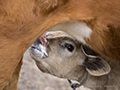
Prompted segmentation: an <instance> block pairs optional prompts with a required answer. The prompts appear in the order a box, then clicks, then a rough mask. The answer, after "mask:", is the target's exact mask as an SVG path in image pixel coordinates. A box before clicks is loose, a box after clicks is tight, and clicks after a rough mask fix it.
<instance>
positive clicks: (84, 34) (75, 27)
mask: <svg viewBox="0 0 120 90" xmlns="http://www.w3.org/2000/svg"><path fill="white" fill-rule="evenodd" d="M49 30H62V31H65V32H67V33H68V34H70V35H71V36H73V37H74V38H75V39H77V40H78V41H80V42H82V43H84V44H85V40H84V39H90V34H91V33H92V30H91V29H90V28H89V27H88V26H87V25H86V23H85V22H66V23H62V24H59V25H56V26H54V27H53V28H51V29H49Z"/></svg>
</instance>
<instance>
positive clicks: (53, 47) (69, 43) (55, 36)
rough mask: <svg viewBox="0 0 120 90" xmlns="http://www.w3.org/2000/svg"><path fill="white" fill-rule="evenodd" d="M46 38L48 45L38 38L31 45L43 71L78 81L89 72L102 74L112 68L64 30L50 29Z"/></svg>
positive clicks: (32, 51)
mask: <svg viewBox="0 0 120 90" xmlns="http://www.w3.org/2000/svg"><path fill="white" fill-rule="evenodd" d="M46 39H47V40H48V44H47V46H45V47H44V46H42V44H41V42H40V40H39V39H37V40H36V42H35V43H34V44H33V45H32V46H31V47H30V56H31V57H32V58H33V59H34V60H35V62H36V65H37V66H38V68H39V69H40V70H41V71H42V72H45V73H49V74H52V75H54V76H57V77H60V78H67V79H72V80H77V81H78V80H79V78H84V77H85V76H86V75H87V74H88V73H89V74H91V75H93V76H101V75H105V74H108V73H109V72H110V70H111V69H110V66H109V65H108V64H107V62H106V61H104V60H103V59H102V58H100V55H99V54H97V53H96V52H94V51H93V50H91V49H90V48H89V47H88V46H86V45H82V44H81V43H80V42H78V41H76V40H75V39H74V38H73V37H72V36H70V35H68V34H67V33H65V32H63V31H48V32H46Z"/></svg>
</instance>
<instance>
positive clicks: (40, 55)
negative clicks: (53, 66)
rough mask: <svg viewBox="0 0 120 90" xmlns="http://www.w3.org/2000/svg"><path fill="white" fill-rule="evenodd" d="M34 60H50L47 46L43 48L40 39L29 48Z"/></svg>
mask: <svg viewBox="0 0 120 90" xmlns="http://www.w3.org/2000/svg"><path fill="white" fill-rule="evenodd" d="M29 51H30V56H31V58H32V59H34V60H36V61H39V60H42V59H46V58H48V53H47V45H46V46H43V45H42V43H41V41H40V39H37V40H36V41H35V42H34V44H32V45H31V46H30V48H29Z"/></svg>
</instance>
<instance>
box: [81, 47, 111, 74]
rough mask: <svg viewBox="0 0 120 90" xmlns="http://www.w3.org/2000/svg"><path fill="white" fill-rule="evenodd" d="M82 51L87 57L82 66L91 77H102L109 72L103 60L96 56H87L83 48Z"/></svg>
mask: <svg viewBox="0 0 120 90" xmlns="http://www.w3.org/2000/svg"><path fill="white" fill-rule="evenodd" d="M82 51H83V53H84V54H85V55H86V57H87V58H86V60H85V61H84V63H83V65H84V66H85V67H86V70H87V71H88V73H89V74H91V75H93V76H102V75H105V74H108V73H109V72H110V71H111V68H110V66H109V64H108V63H107V62H106V61H105V60H103V59H102V58H100V57H99V56H97V55H95V56H94V55H88V54H87V53H86V52H85V49H84V48H83V46H82Z"/></svg>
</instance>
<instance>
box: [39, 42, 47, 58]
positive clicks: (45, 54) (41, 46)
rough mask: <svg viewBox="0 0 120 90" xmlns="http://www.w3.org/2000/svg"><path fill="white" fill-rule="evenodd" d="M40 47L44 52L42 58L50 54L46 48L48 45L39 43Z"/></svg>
mask: <svg viewBox="0 0 120 90" xmlns="http://www.w3.org/2000/svg"><path fill="white" fill-rule="evenodd" d="M39 47H40V48H41V52H42V54H41V58H44V57H46V56H48V54H47V52H46V51H47V50H46V47H44V46H43V45H41V44H39Z"/></svg>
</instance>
